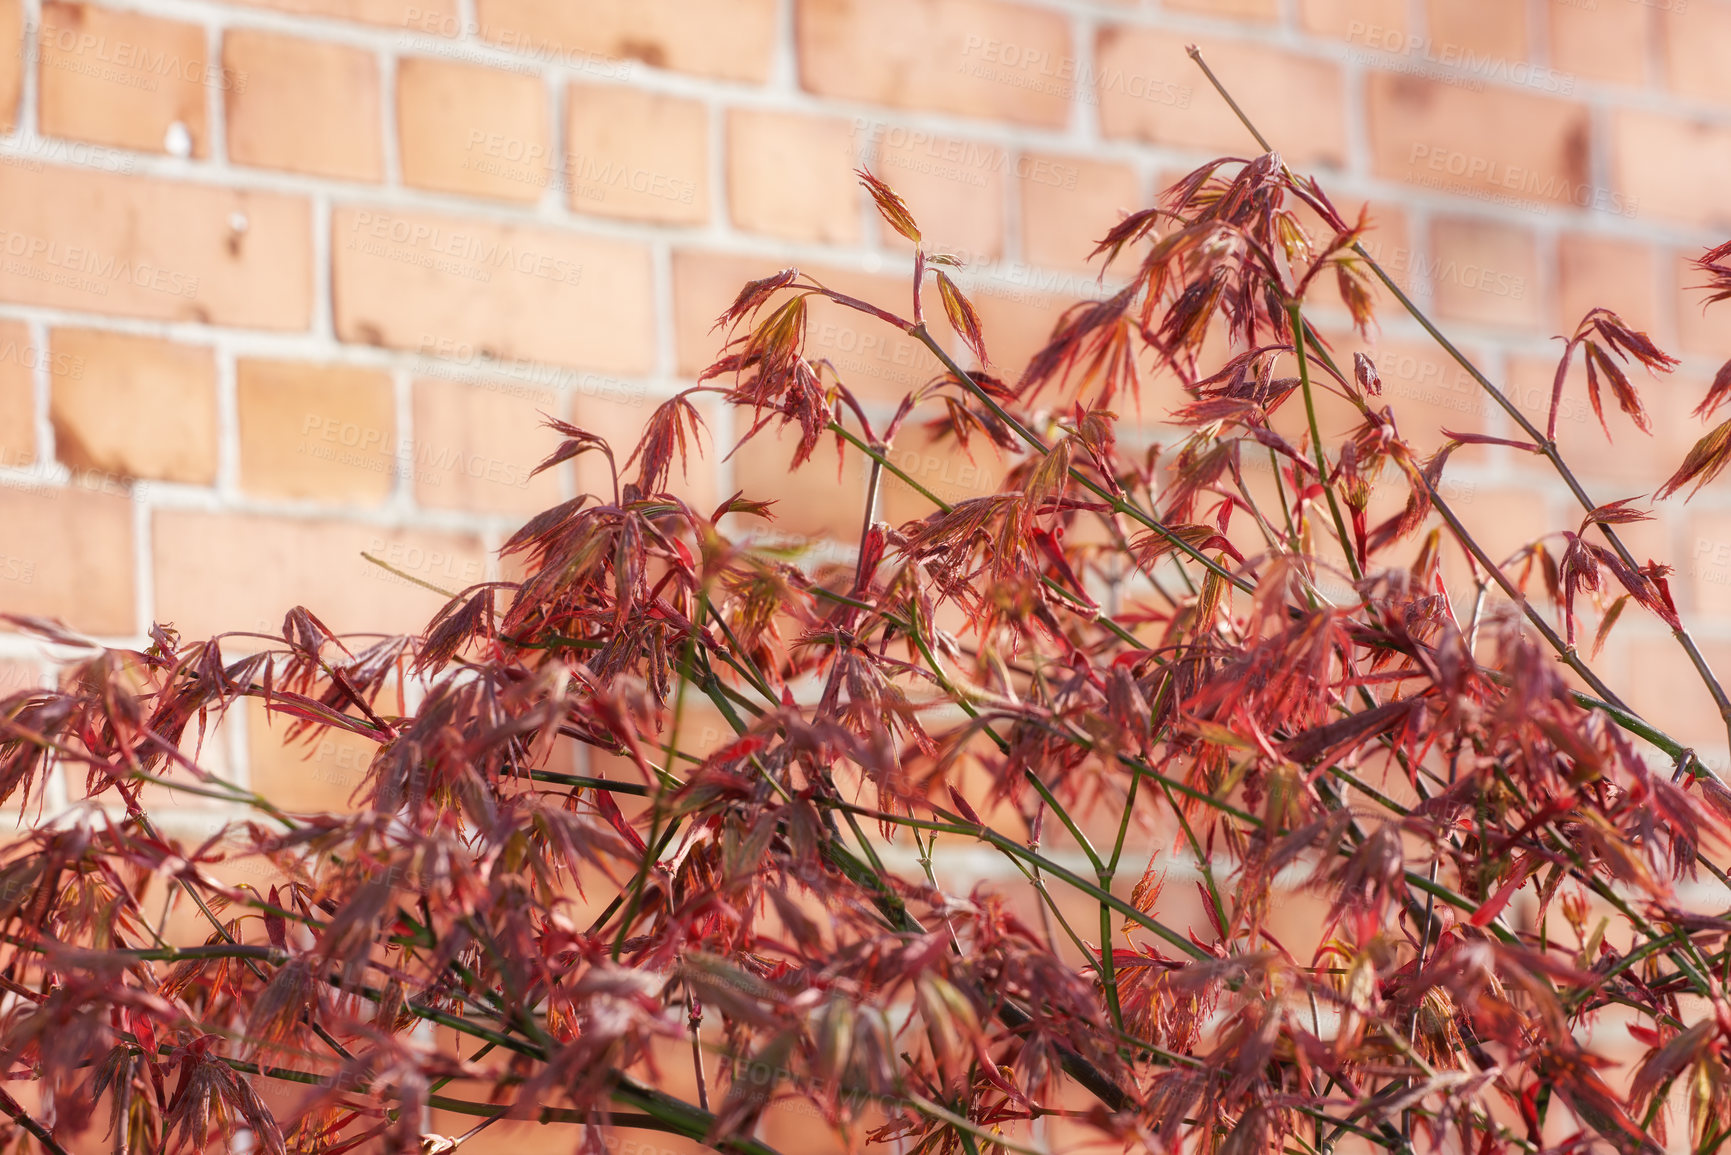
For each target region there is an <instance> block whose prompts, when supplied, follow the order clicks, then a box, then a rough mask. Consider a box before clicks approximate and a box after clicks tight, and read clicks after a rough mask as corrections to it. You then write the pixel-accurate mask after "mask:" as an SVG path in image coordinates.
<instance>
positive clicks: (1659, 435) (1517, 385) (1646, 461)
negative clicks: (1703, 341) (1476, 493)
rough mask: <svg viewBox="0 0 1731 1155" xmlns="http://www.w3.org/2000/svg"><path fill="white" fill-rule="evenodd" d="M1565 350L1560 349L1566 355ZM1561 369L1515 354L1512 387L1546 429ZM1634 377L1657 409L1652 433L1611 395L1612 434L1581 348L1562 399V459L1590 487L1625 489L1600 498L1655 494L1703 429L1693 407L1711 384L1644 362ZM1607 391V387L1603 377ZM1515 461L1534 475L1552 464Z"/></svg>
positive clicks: (1553, 360) (1552, 360)
mask: <svg viewBox="0 0 1731 1155" xmlns="http://www.w3.org/2000/svg"><path fill="white" fill-rule="evenodd" d="M1561 351H1562V350H1561V347H1560V346H1559V347H1558V350H1557V352H1558V354H1559V355H1560V353H1561ZM1556 370H1557V357H1556V356H1544V357H1512V358H1510V359H1509V367H1508V374H1507V386H1506V389H1507V392H1508V393H1509V394H1510V396H1511V397H1513V398H1514V399H1515V400H1516V402H1517V403H1518V404H1519V405H1520V407H1521V410H1522V411H1523V412H1524V413H1526V415H1527V417H1528V419H1529V420H1531V421H1532V422H1533V424H1534V425H1536V426H1538V427H1539V429H1540V430H1541V431H1542V430H1543V429H1544V428H1545V422H1546V419H1547V416H1548V414H1549V411H1550V402H1551V386H1552V381H1553V380H1554V379H1555V376H1556ZM1628 374H1629V380H1630V381H1631V382H1633V383H1634V385H1635V388H1636V389H1637V390H1638V391H1639V392H1640V395H1641V400H1642V403H1643V404H1644V405H1645V406H1646V408H1647V410H1648V412H1649V413H1650V414H1651V417H1652V422H1653V435H1652V436H1650V437H1649V436H1647V435H1646V434H1644V433H1642V432H1641V431H1640V430H1639V429H1637V428H1635V425H1634V422H1632V421H1630V420H1629V419H1628V418H1627V417H1625V416H1624V415H1623V414H1622V412H1621V411H1620V410H1619V409H1618V408H1617V403H1616V401H1615V400H1614V399H1613V398H1612V397H1611V396H1609V394H1608V393H1606V394H1605V395H1604V396H1603V398H1602V403H1603V405H1604V408H1605V423H1606V424H1607V425H1609V426H1610V428H1611V436H1610V439H1609V440H1607V439H1606V437H1605V431H1604V429H1602V428H1601V427H1600V425H1599V419H1598V418H1597V417H1595V416H1594V415H1593V410H1592V406H1591V405H1590V404H1589V402H1588V400H1587V380H1586V371H1585V370H1584V369H1583V368H1582V366H1581V358H1580V355H1579V353H1577V354H1576V356H1575V359H1574V364H1573V367H1572V368H1571V369H1570V371H1569V378H1568V380H1567V381H1565V382H1564V384H1563V400H1562V404H1561V405H1560V406H1559V407H1558V410H1557V448H1558V449H1559V450H1560V451H1561V452H1562V455H1563V460H1564V461H1567V462H1568V463H1569V467H1570V468H1571V469H1572V470H1574V472H1575V473H1576V474H1577V475H1578V476H1579V477H1580V478H1581V479H1582V480H1583V482H1585V483H1586V484H1588V485H1589V487H1591V486H1593V485H1594V484H1595V483H1596V484H1597V485H1612V486H1616V487H1618V488H1619V489H1620V490H1622V492H1619V493H1616V494H1614V495H1607V496H1605V497H1603V498H1600V500H1607V501H1608V500H1610V499H1611V496H1616V497H1625V496H1628V494H1629V493H1630V492H1636V493H1639V492H1646V493H1651V492H1652V491H1653V490H1654V489H1657V488H1658V486H1659V483H1660V482H1661V481H1662V480H1664V479H1665V478H1666V477H1669V476H1670V475H1671V473H1672V472H1673V471H1674V470H1675V469H1676V468H1677V465H1678V464H1679V463H1680V462H1681V461H1682V460H1683V456H1684V454H1686V453H1688V451H1689V447H1690V446H1691V445H1693V444H1695V441H1696V439H1697V438H1699V437H1700V436H1701V434H1702V432H1703V429H1702V427H1701V425H1700V423H1699V422H1697V421H1696V420H1695V419H1694V418H1692V417H1690V416H1689V411H1690V410H1691V409H1693V408H1694V407H1695V404H1696V403H1697V402H1698V401H1700V399H1701V396H1702V394H1703V393H1705V392H1706V383H1705V382H1699V383H1697V382H1695V381H1693V380H1691V379H1689V378H1687V377H1677V376H1670V377H1660V378H1654V377H1651V376H1649V375H1648V374H1647V373H1646V372H1645V371H1644V370H1642V369H1640V368H1637V367H1630V368H1629V369H1628ZM1600 388H1601V390H1603V388H1604V386H1603V383H1602V382H1601V385H1600ZM1516 460H1517V462H1518V464H1519V465H1520V466H1521V467H1522V468H1524V469H1527V470H1529V471H1531V472H1533V473H1535V474H1538V473H1548V472H1549V470H1550V466H1549V464H1548V463H1547V462H1545V461H1544V460H1543V459H1540V458H1536V457H1533V458H1529V457H1527V456H1526V455H1521V456H1519V457H1517V458H1516Z"/></svg>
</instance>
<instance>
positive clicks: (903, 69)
mask: <svg viewBox="0 0 1731 1155" xmlns="http://www.w3.org/2000/svg"><path fill="white" fill-rule="evenodd" d="M795 18H796V20H797V24H796V29H797V34H798V39H799V75H800V82H801V84H803V85H804V87H805V88H806V89H807V90H808V91H811V92H816V93H820V94H822V95H825V96H835V97H840V98H842V99H844V100H859V101H865V102H867V103H870V104H886V105H890V106H892V107H896V108H914V109H935V110H938V111H941V112H955V113H960V114H962V115H964V116H982V117H990V118H993V119H997V120H1011V121H1016V122H1019V123H1022V124H1038V125H1045V126H1048V127H1052V128H1056V127H1060V126H1062V125H1063V124H1065V123H1066V122H1067V121H1068V119H1069V115H1070V101H1071V97H1072V94H1073V92H1074V89H1075V86H1076V84H1077V81H1078V76H1077V71H1078V70H1077V60H1076V55H1075V48H1074V47H1073V46H1072V45H1071V43H1070V35H1069V27H1068V21H1067V20H1066V18H1065V17H1064V15H1063V14H1062V13H1059V12H1055V11H1049V10H1044V9H1039V8H1033V7H1028V6H1024V5H1020V4H1010V3H997V2H996V0H799V5H798V8H797V9H796V10H795Z"/></svg>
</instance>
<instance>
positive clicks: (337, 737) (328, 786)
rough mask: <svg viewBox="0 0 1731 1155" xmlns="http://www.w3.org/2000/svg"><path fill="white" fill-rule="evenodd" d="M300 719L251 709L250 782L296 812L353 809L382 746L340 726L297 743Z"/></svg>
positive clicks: (248, 712) (251, 706)
mask: <svg viewBox="0 0 1731 1155" xmlns="http://www.w3.org/2000/svg"><path fill="white" fill-rule="evenodd" d="M294 722H295V719H293V718H289V717H287V716H284V715H272V714H271V713H270V712H269V711H268V710H266V709H265V707H264V704H263V703H261V702H258V701H249V702H248V703H247V705H246V750H247V784H248V785H249V786H250V787H251V788H252V789H253V790H255V791H257V792H258V793H260V794H262V795H264V796H265V797H266V798H268V799H270V800H271V802H272V803H273V804H275V805H276V806H279V807H281V808H282V809H284V810H286V811H289V812H290V813H293V814H312V813H320V812H325V811H330V812H334V813H343V812H347V811H350V810H353V809H354V807H353V806H352V805H351V804H350V798H351V797H352V796H353V794H354V792H355V790H356V789H357V788H358V787H359V786H360V785H361V781H362V779H364V778H365V777H366V773H367V768H368V767H369V766H371V765H372V762H373V756H374V755H375V754H377V753H378V749H379V744H378V743H377V742H372V741H369V740H368V739H366V738H364V737H362V736H361V735H359V734H351V733H349V732H348V731H347V730H339V729H337V728H336V727H334V726H333V727H328V728H324V729H316V728H315V729H314V730H313V731H312V732H310V733H308V734H305V735H303V736H302V737H301V738H299V739H298V740H296V741H295V742H294V743H293V744H292V745H291V744H289V742H288V729H289V727H290V726H292V725H293V724H294Z"/></svg>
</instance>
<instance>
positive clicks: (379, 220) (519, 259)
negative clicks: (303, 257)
mask: <svg viewBox="0 0 1731 1155" xmlns="http://www.w3.org/2000/svg"><path fill="white" fill-rule="evenodd" d="M351 231H352V232H353V233H354V234H356V235H355V236H353V237H350V239H349V247H351V248H355V249H358V250H362V251H367V252H369V253H371V254H372V255H374V256H385V257H390V258H391V259H394V260H404V261H408V262H409V263H414V264H425V265H428V266H429V267H434V266H435V265H438V266H439V267H443V265H440V262H441V259H444V264H448V265H449V266H450V267H449V269H448V270H447V271H452V272H458V271H461V270H462V267H463V266H464V265H466V266H468V267H469V270H470V272H471V273H481V274H483V277H482V279H485V278H486V277H489V276H491V273H490V271H489V270H492V269H511V270H513V271H515V272H518V273H521V274H523V275H524V276H526V277H542V278H545V279H547V280H550V281H555V282H557V283H559V284H565V285H575V284H578V283H580V282H581V281H582V279H583V266H582V265H581V264H579V263H577V262H576V261H568V260H566V259H564V258H563V257H555V256H552V255H550V254H547V253H538V252H536V251H535V250H533V249H529V248H525V247H522V246H519V245H514V244H511V243H509V242H507V241H502V240H499V239H497V238H489V239H486V240H483V239H482V238H480V237H478V236H475V235H473V234H471V233H460V232H453V231H451V230H449V229H445V228H441V227H439V226H437V225H430V224H427V223H426V222H424V221H411V220H406V219H404V218H403V217H398V216H392V215H390V214H388V213H374V212H364V211H363V212H357V213H356V214H355V223H354V225H353V227H352V230H351ZM358 240H364V241H370V242H373V244H372V246H371V247H367V248H365V249H363V247H362V246H360V245H358V244H357V243H356V242H357V241H358ZM385 245H397V246H400V249H399V251H398V252H396V253H392V252H390V251H388V250H385V249H384V248H383V246H385ZM452 262H455V263H454V264H453V263H452ZM465 275H468V274H465Z"/></svg>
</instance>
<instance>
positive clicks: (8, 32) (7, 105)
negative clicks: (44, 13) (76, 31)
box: [0, 0, 24, 132]
mask: <svg viewBox="0 0 1731 1155" xmlns="http://www.w3.org/2000/svg"><path fill="white" fill-rule="evenodd" d="M23 90H24V5H23V2H22V0H0V132H11V131H12V130H13V128H15V127H16V126H17V124H18V99H19V97H20V96H21V95H22V94H23Z"/></svg>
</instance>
